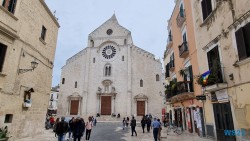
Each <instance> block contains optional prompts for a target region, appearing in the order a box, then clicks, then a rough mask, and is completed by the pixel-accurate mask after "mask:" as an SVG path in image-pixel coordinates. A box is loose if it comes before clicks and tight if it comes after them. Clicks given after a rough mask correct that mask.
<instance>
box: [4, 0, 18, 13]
mask: <svg viewBox="0 0 250 141" xmlns="http://www.w3.org/2000/svg"><path fill="white" fill-rule="evenodd" d="M16 1H17V0H4V1H3V4H2V6H3V7H4V8H5V9H7V10H8V11H9V12H11V13H13V14H14V12H15V7H16Z"/></svg>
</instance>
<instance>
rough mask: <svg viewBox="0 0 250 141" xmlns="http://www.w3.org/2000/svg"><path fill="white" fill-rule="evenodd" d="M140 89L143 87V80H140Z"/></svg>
mask: <svg viewBox="0 0 250 141" xmlns="http://www.w3.org/2000/svg"><path fill="white" fill-rule="evenodd" d="M140 87H143V80H142V79H141V80H140Z"/></svg>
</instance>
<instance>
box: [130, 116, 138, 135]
mask: <svg viewBox="0 0 250 141" xmlns="http://www.w3.org/2000/svg"><path fill="white" fill-rule="evenodd" d="M130 126H131V131H132V135H131V136H134V132H135V135H136V136H137V132H136V130H135V126H136V120H135V117H132V120H131V123H130Z"/></svg>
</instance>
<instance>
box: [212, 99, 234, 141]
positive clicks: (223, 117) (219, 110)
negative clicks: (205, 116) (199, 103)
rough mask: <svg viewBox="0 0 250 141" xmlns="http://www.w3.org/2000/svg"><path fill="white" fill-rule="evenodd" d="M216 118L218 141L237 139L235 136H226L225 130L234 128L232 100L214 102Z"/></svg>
mask: <svg viewBox="0 0 250 141" xmlns="http://www.w3.org/2000/svg"><path fill="white" fill-rule="evenodd" d="M213 109H214V119H215V125H216V133H217V140H218V141H236V138H235V136H225V135H224V130H234V124H233V118H232V111H231V106H230V102H226V103H214V104H213Z"/></svg>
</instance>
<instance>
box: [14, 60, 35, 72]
mask: <svg viewBox="0 0 250 141" xmlns="http://www.w3.org/2000/svg"><path fill="white" fill-rule="evenodd" d="M30 63H31V69H19V70H18V74H19V73H25V72H28V71H33V70H34V69H35V68H36V67H37V65H38V63H37V62H36V61H35V60H34V61H32V62H30Z"/></svg>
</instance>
